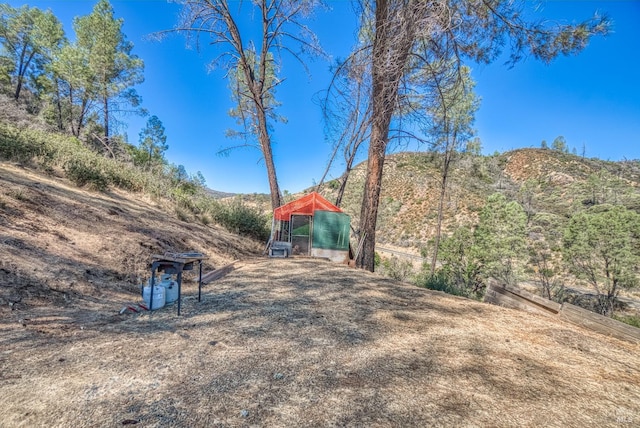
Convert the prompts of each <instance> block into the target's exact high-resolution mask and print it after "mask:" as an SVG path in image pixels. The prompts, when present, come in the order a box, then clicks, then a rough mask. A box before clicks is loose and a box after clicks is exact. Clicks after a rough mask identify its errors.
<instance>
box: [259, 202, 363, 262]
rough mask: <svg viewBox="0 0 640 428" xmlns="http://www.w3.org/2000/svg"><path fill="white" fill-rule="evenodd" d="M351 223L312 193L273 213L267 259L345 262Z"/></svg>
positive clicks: (343, 214)
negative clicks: (294, 258) (298, 258)
mask: <svg viewBox="0 0 640 428" xmlns="http://www.w3.org/2000/svg"><path fill="white" fill-rule="evenodd" d="M350 223H351V219H350V217H349V216H348V215H347V214H345V213H344V212H342V210H341V209H340V208H338V207H336V206H335V205H333V204H332V203H331V202H329V201H327V200H326V199H325V198H323V197H322V196H321V195H320V194H319V193H316V192H312V193H310V194H308V195H306V196H303V197H302V198H300V199H296V200H295V201H292V202H289V203H288V204H286V205H282V206H281V207H278V208H276V209H275V210H274V211H273V226H272V228H271V239H270V241H269V256H271V257H288V256H290V255H293V256H296V255H300V256H311V257H323V258H328V259H330V260H333V261H337V262H345V261H348V260H349V229H350Z"/></svg>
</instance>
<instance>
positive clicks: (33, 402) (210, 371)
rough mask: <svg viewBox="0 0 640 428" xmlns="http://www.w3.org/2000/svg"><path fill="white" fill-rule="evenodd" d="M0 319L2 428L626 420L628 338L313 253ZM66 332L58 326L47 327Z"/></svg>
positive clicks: (631, 396) (631, 375) (637, 371)
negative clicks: (80, 318) (180, 292)
mask: <svg viewBox="0 0 640 428" xmlns="http://www.w3.org/2000/svg"><path fill="white" fill-rule="evenodd" d="M195 290H196V288H195V285H194V284H191V285H190V286H189V287H187V289H186V290H185V296H187V297H186V298H185V299H184V302H183V303H184V305H183V316H181V317H177V316H176V314H175V308H166V309H162V310H160V311H158V312H156V313H153V314H152V315H149V314H144V315H115V314H113V313H109V312H107V311H105V310H103V311H101V312H100V314H99V315H101V316H100V317H98V316H96V318H95V319H94V320H93V321H91V322H85V323H83V322H78V323H70V324H65V323H64V322H63V321H62V320H61V319H58V318H55V317H50V318H48V319H39V318H36V319H33V320H30V321H27V323H26V327H22V326H21V325H18V324H15V323H12V324H8V323H4V324H3V325H2V348H1V349H3V351H2V354H1V355H2V356H1V357H0V358H2V365H1V367H3V369H2V372H1V373H0V392H1V393H2V396H3V397H4V400H3V405H2V407H0V421H2V423H1V425H2V426H7V427H13V426H25V427H32V426H116V425H119V424H122V423H123V422H125V421H137V422H138V423H139V424H140V425H141V426H180V427H194V426H202V427H208V426H452V425H453V426H487V425H489V426H516V425H518V426H637V425H638V423H640V420H639V419H638V418H639V417H640V416H638V415H639V413H640V361H639V359H638V351H639V349H638V347H637V346H634V345H630V344H627V343H624V342H619V341H617V340H615V339H609V338H606V337H603V336H599V335H597V334H595V333H591V332H588V331H585V330H581V329H579V328H576V327H573V326H571V325H568V324H563V323H561V322H559V321H556V320H552V319H547V318H545V317H538V316H535V315H530V314H526V313H520V312H516V311H513V310H508V309H503V308H498V307H493V306H489V305H485V304H482V303H477V302H472V301H468V300H465V299H460V298H454V297H450V296H446V295H443V294H440V293H436V292H430V291H427V290H423V289H418V288H415V287H412V286H409V285H406V284H402V283H396V282H392V281H388V280H386V279H382V278H380V277H379V276H377V275H373V274H367V273H364V272H361V271H357V270H353V269H349V268H347V267H344V266H341V265H336V264H332V263H329V262H323V261H313V260H305V259H293V260H291V259H290V260H280V259H272V260H261V261H254V262H252V263H244V264H242V263H241V264H240V265H239V266H238V268H237V269H236V270H234V271H233V272H231V273H230V274H229V275H227V276H226V277H224V278H223V279H221V280H219V281H217V282H214V283H212V284H210V285H209V286H207V288H206V290H205V294H204V298H203V301H202V302H200V303H198V302H197V299H196V298H195V297H193V296H194V294H195ZM62 326H65V327H66V328H60V327H62Z"/></svg>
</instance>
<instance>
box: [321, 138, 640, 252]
mask: <svg viewBox="0 0 640 428" xmlns="http://www.w3.org/2000/svg"><path fill="white" fill-rule="evenodd" d="M438 156H439V155H438V154H435V153H428V152H426V153H423V152H421V153H398V154H393V155H389V156H388V157H387V160H386V163H385V170H384V176H383V180H382V193H381V198H380V201H381V202H380V207H379V217H378V232H377V235H376V236H377V239H378V242H379V243H382V244H393V245H395V246H399V247H408V248H415V249H419V248H421V247H423V246H425V245H427V244H428V241H429V240H430V239H431V238H433V236H434V233H435V225H436V219H437V205H438V187H439V180H440V173H439V169H438V166H437V165H438V162H437V161H438ZM365 168H366V165H365V164H364V163H362V164H360V165H358V166H357V167H356V168H355V169H354V170H353V172H352V174H351V176H350V177H349V181H348V184H347V188H346V191H345V195H344V198H343V203H342V208H343V210H344V211H345V212H347V213H348V214H350V215H351V216H352V219H353V221H354V223H355V224H356V225H357V222H358V217H359V214H360V204H361V202H362V190H363V188H364V178H365V172H366V170H365ZM337 188H338V186H337V182H329V183H327V184H326V185H325V186H324V188H323V189H322V191H321V193H322V194H323V196H325V197H327V198H328V199H329V200H335V196H336V194H337V190H336V189H337ZM495 192H499V193H502V194H504V195H505V196H506V197H507V199H509V200H516V201H518V202H519V203H520V204H521V205H523V207H524V208H525V210H526V211H527V212H528V213H529V214H530V215H531V218H532V220H533V219H534V217H535V215H536V214H538V215H541V214H549V215H552V216H554V217H558V218H560V219H566V218H568V216H570V214H571V213H572V212H575V211H576V210H578V209H581V208H584V207H588V206H591V205H593V204H601V203H615V204H622V205H624V206H626V207H627V208H631V209H634V210H636V211H640V161H637V160H633V161H623V162H611V161H604V160H600V159H593V158H582V157H579V156H576V155H572V154H568V153H563V152H559V151H557V150H550V149H518V150H513V151H509V152H506V153H503V154H500V155H494V156H476V155H467V154H464V155H460V157H459V159H458V160H457V161H456V164H455V166H454V170H453V172H452V174H451V179H450V186H449V190H448V194H447V198H446V203H445V213H444V229H443V230H444V232H445V234H446V233H449V232H451V231H453V230H454V229H455V228H456V227H459V226H461V225H473V224H475V223H476V222H477V220H478V214H479V212H480V210H481V209H482V207H483V206H484V201H485V200H486V198H487V197H488V196H489V195H491V194H492V193H495Z"/></svg>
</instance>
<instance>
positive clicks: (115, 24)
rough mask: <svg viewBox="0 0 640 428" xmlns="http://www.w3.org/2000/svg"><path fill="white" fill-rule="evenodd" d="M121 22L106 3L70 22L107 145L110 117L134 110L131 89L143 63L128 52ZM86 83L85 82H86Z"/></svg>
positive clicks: (135, 102) (129, 47) (135, 98)
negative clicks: (88, 77) (85, 55)
mask: <svg viewBox="0 0 640 428" xmlns="http://www.w3.org/2000/svg"><path fill="white" fill-rule="evenodd" d="M123 22H124V21H123V20H122V19H121V18H120V19H116V18H115V17H114V12H113V8H112V6H111V4H110V3H109V1H108V0H100V1H98V3H97V4H96V5H95V7H94V8H93V11H92V12H91V14H89V15H87V16H83V17H78V18H76V19H75V20H74V30H75V32H76V38H77V47H78V48H79V49H81V50H82V51H83V52H85V53H86V54H87V64H86V65H87V67H88V71H89V72H90V74H91V83H92V84H93V87H92V88H91V90H90V91H91V92H92V93H94V94H95V97H96V101H97V102H98V103H99V104H100V105H101V108H100V110H99V111H100V116H101V119H102V128H103V132H104V140H105V143H106V144H107V145H109V138H110V137H111V125H112V123H113V122H114V121H115V118H114V115H117V114H118V113H123V112H124V111H126V108H125V105H131V106H133V107H137V106H138V105H139V103H140V99H139V97H138V95H137V93H136V91H135V89H133V86H135V85H137V84H139V83H142V81H143V80H144V77H143V75H142V72H143V69H144V63H143V61H142V60H141V59H140V58H138V57H137V56H136V55H133V54H132V53H131V51H132V49H133V44H132V43H131V42H129V41H127V39H126V36H125V35H124V34H123V33H122V24H123ZM87 83H88V82H87Z"/></svg>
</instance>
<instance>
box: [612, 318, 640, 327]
mask: <svg viewBox="0 0 640 428" xmlns="http://www.w3.org/2000/svg"><path fill="white" fill-rule="evenodd" d="M613 318H615V319H617V320H618V321H620V322H623V323H625V324H629V325H631V326H634V327H637V328H640V315H614V316H613Z"/></svg>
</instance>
